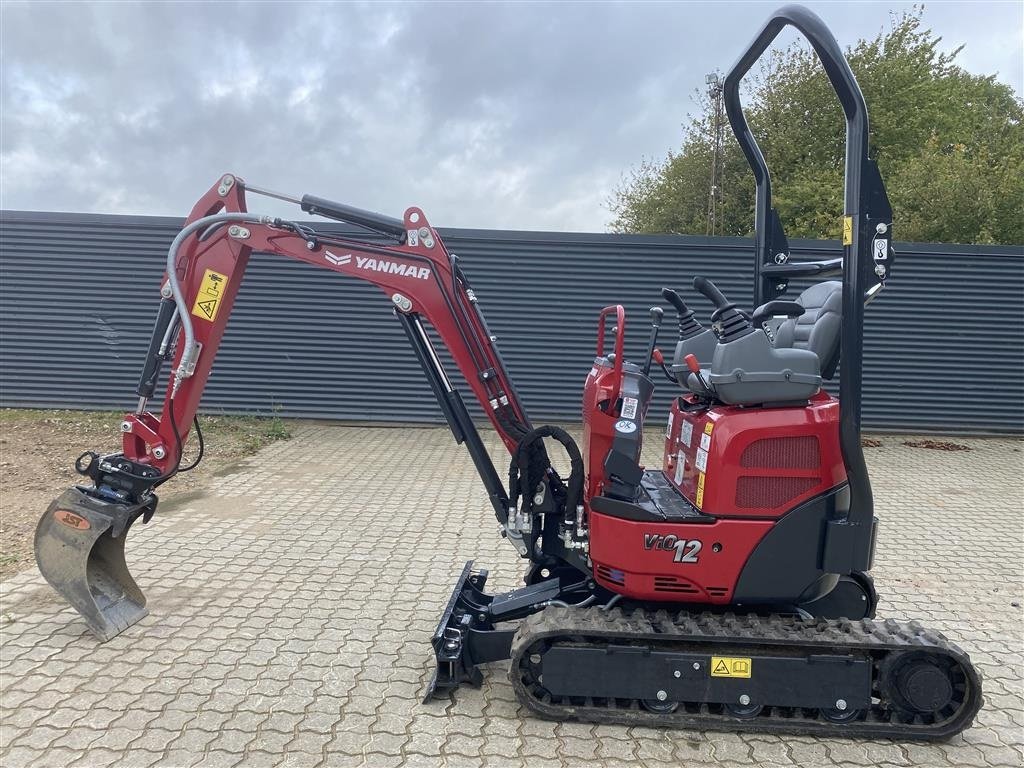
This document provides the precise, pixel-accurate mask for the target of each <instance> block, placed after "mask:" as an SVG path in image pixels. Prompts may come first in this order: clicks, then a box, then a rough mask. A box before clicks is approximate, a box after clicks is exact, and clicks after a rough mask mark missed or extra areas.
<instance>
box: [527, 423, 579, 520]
mask: <svg viewBox="0 0 1024 768" xmlns="http://www.w3.org/2000/svg"><path fill="white" fill-rule="evenodd" d="M545 437H550V438H551V439H553V440H555V441H556V442H558V443H560V444H561V445H562V447H563V448H565V452H566V454H568V456H569V464H570V470H569V479H568V482H567V484H566V486H567V487H566V500H565V504H566V507H567V508H569V509H572V510H575V509H576V508H577V507H579V506H580V505H581V504H582V503H583V478H584V466H583V456H582V454H581V453H580V449H579V446H577V445H576V441H575V440H573V438H572V435H570V434H569V433H568V432H566V431H565V430H564V429H562V428H560V427H555V426H550V425H549V426H545V427H537V428H536V429H533V430H531V431H530V432H528V433H527V435H526V437H524V438H523V439H522V440H521V441H520V443H519V446H518V447H517V448H516V452H515V455H514V456H513V457H512V462H511V463H510V465H509V498H510V504H511V505H512V506H515V505H516V503H517V501H518V498H519V496H520V495H521V496H523V497H524V498H527V499H528V498H530V497H531V496H532V495H533V488H531V487H530V482H531V480H532V479H533V478H531V477H530V472H529V468H530V461H529V456H527V450H528V448H529V447H530V446H532V445H533V444H534V443H536V442H538V441H542V440H543V439H544V438H545ZM541 445H542V446H543V443H541ZM548 469H550V471H551V472H552V473H554V469H552V468H551V467H550V466H549V467H548ZM524 470H525V471H524ZM555 477H558V475H557V473H556V474H555Z"/></svg>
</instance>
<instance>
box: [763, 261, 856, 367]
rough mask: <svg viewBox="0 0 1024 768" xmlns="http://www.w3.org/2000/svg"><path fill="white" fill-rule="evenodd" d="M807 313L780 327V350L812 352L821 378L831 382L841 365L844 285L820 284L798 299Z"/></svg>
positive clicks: (839, 283) (834, 281)
mask: <svg viewBox="0 0 1024 768" xmlns="http://www.w3.org/2000/svg"><path fill="white" fill-rule="evenodd" d="M797 303H798V304H800V305H802V306H803V307H804V309H806V310H807V311H806V312H804V314H802V315H801V316H800V317H796V318H792V319H790V320H787V321H786V322H784V323H783V324H782V325H781V326H779V330H778V331H777V332H776V334H775V346H776V347H777V348H784V347H792V348H796V349H809V350H811V351H812V352H814V353H815V354H816V355H817V356H818V360H819V361H820V362H821V375H822V377H823V378H826V379H831V378H833V377H834V376H835V373H836V366H837V365H838V364H839V329H840V326H841V325H842V317H843V284H842V283H841V282H839V281H838V280H828V281H826V282H823V283H817V284H816V285H812V286H811V287H810V288H808V289H807V290H805V291H804V292H803V293H801V294H800V295H799V296H798V297H797Z"/></svg>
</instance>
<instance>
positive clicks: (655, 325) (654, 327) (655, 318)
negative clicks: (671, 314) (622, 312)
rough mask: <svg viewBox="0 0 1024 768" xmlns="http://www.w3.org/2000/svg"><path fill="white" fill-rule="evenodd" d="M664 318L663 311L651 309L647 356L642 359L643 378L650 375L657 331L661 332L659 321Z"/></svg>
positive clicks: (655, 308)
mask: <svg viewBox="0 0 1024 768" xmlns="http://www.w3.org/2000/svg"><path fill="white" fill-rule="evenodd" d="M664 316H665V310H663V309H662V308H661V307H651V337H650V338H649V339H648V340H647V355H646V357H644V367H643V374H644V376H649V375H650V373H651V361H652V360H653V359H654V347H655V345H656V344H657V343H658V331H659V330H661V320H662V318H663V317H664Z"/></svg>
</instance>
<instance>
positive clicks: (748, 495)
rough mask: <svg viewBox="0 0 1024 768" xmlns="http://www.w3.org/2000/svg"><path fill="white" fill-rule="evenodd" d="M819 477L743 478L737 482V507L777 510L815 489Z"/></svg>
mask: <svg viewBox="0 0 1024 768" xmlns="http://www.w3.org/2000/svg"><path fill="white" fill-rule="evenodd" d="M820 482H821V480H820V479H819V478H817V477H753V476H746V477H741V478H740V479H739V480H738V481H737V482H736V506H737V507H740V508H743V509H775V508H776V507H781V506H782V505H783V504H785V503H786V502H787V501H791V500H792V499H795V498H796V497H797V496H800V495H801V494H803V493H806V492H807V491H809V490H811V489H812V488H814V487H815V486H816V485H818V484H819V483H820Z"/></svg>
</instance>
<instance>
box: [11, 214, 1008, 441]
mask: <svg viewBox="0 0 1024 768" xmlns="http://www.w3.org/2000/svg"><path fill="white" fill-rule="evenodd" d="M180 225H181V221H180V220H179V219H169V218H155V217H134V216H98V215H78V214H54V213H19V212H10V211H7V212H3V213H2V216H0V405H3V406H15V407H22V406H26V407H27V406H38V407H68V408H112V409H122V408H127V407H131V406H132V405H133V401H134V399H135V398H134V396H133V391H134V388H135V384H136V379H137V376H138V372H139V368H140V365H141V363H142V356H143V354H144V350H145V346H146V342H147V340H148V335H149V329H150V325H151V323H152V320H153V316H154V314H155V311H156V301H157V293H156V291H157V288H158V284H159V280H160V276H161V274H162V269H163V266H162V265H163V263H164V257H165V254H166V249H167V247H168V245H169V244H170V241H171V239H172V237H173V236H174V234H175V232H176V231H177V229H178V228H179V227H180ZM325 228H328V229H329V228H331V227H330V225H326V226H325ZM335 230H336V231H338V228H335ZM442 234H443V236H444V238H445V242H446V243H447V244H448V246H449V248H450V250H452V251H453V252H455V253H457V254H459V256H461V257H462V259H463V264H464V267H465V269H466V271H467V274H468V275H469V277H470V279H471V280H472V281H473V285H474V288H475V289H476V292H477V294H478V295H479V296H480V299H481V306H482V307H483V309H484V312H485V313H486V315H487V318H488V321H489V322H490V324H491V327H492V329H493V330H494V332H495V333H497V334H498V336H499V344H500V346H501V349H502V351H503V353H504V355H505V358H506V360H507V362H508V365H509V368H510V369H511V372H512V375H513V377H514V378H515V380H516V383H517V386H518V388H519V391H520V394H521V396H522V398H523V401H524V403H525V404H526V407H527V408H528V409H529V411H530V414H531V416H532V417H533V419H534V420H535V421H540V420H556V419H557V420H573V421H575V420H578V419H579V399H580V388H581V385H582V382H583V378H584V375H585V374H586V371H587V370H588V369H589V366H590V362H591V359H592V357H593V345H594V333H595V318H596V315H597V311H598V309H599V308H600V307H602V306H604V305H606V304H612V303H616V302H620V303H622V304H624V305H625V306H626V310H627V313H628V318H629V324H628V333H627V338H628V340H629V342H628V350H627V351H628V353H629V354H631V355H632V356H633V357H634V359H637V358H639V357H640V356H642V349H643V345H644V342H645V339H646V337H647V330H648V327H647V309H648V307H649V306H650V305H651V304H653V303H655V302H657V301H658V300H659V299H660V294H659V289H660V288H661V286H662V285H672V286H676V287H680V286H685V285H687V284H688V280H689V277H690V276H692V275H694V274H703V275H706V276H708V277H711V278H713V279H715V280H716V281H718V282H719V284H720V285H721V287H722V288H723V289H724V290H725V292H726V293H727V294H728V295H730V297H732V298H735V299H736V300H737V301H739V302H740V303H741V304H749V302H750V300H751V278H750V274H751V270H752V256H751V253H752V246H751V243H750V242H749V241H747V240H742V239H735V238H715V239H708V238H698V237H654V236H618V235H605V234H595V235H587V234H562V233H539V232H492V231H484V230H458V229H453V230H442ZM793 251H794V256H795V257H796V258H801V257H803V258H819V257H823V256H826V255H834V254H836V253H838V244H836V243H827V242H799V241H797V242H795V243H794V248H793ZM897 253H898V261H897V262H896V266H895V272H894V274H895V278H894V279H893V280H892V282H891V285H890V286H889V287H888V288H887V290H886V291H885V292H883V294H882V295H881V297H880V298H879V299H878V300H877V301H876V302H874V303H873V304H872V305H871V307H870V308H869V310H868V322H867V326H866V328H865V336H866V359H865V382H866V383H865V386H866V389H865V396H864V422H865V424H866V425H867V426H869V427H874V428H882V429H901V428H910V429H933V430H943V431H974V432H1007V431H1016V432H1020V431H1024V249H1022V248H1019V247H994V246H979V247H967V246H945V245H920V244H902V245H899V246H898V247H897ZM686 295H688V297H689V298H691V299H693V301H692V303H693V304H694V306H695V308H698V311H700V312H703V313H705V314H706V312H707V311H708V310H709V307H708V306H707V305H706V303H705V302H704V300H703V299H701V298H699V297H698V298H694V296H693V292H692V290H690V291H688V292H687V294H686ZM794 295H795V293H794ZM667 314H668V318H669V322H668V323H667V324H666V329H665V337H664V338H663V341H662V344H661V346H662V348H663V349H670V348H671V347H672V346H673V345H672V343H671V341H672V337H673V334H672V329H673V326H674V322H672V320H673V316H672V315H671V313H667ZM671 393H672V388H671V387H670V386H669V385H668V383H667V382H663V383H661V384H660V385H659V389H658V393H657V395H656V397H657V401H656V403H655V408H656V409H661V410H660V412H661V413H663V412H664V408H665V407H666V403H667V399H668V397H669V396H670V395H671ZM203 408H204V409H205V410H206V411H207V412H220V411H224V412H243V411H244V412H269V411H271V410H273V409H279V410H280V412H281V413H282V414H283V415H285V416H302V417H321V418H332V419H349V420H373V421H388V422H399V421H418V422H424V421H436V420H439V419H440V415H439V412H438V410H437V407H436V404H435V403H434V401H433V399H432V395H431V394H430V391H429V389H428V388H427V386H426V382H425V380H424V379H423V376H422V374H421V372H420V370H419V368H418V367H417V365H416V362H415V360H414V358H413V355H412V353H411V351H410V350H409V349H408V347H407V343H406V340H405V337H404V335H403V334H402V332H401V329H400V328H399V326H398V324H397V322H396V321H395V320H394V318H393V317H392V315H391V310H390V307H389V303H388V301H387V300H386V299H385V298H384V297H383V295H382V294H380V293H379V292H378V290H377V289H376V288H374V287H372V286H369V285H366V284H362V283H359V282H357V281H354V280H350V279H346V278H344V277H342V276H339V275H336V274H333V273H329V272H326V271H323V270H317V269H315V268H314V267H311V266H308V265H305V264H301V263H293V262H289V261H286V260H283V259H275V258H271V257H268V256H261V255H258V256H256V257H254V259H253V261H252V264H251V266H250V269H249V272H248V274H247V275H246V277H245V280H244V283H243V285H242V289H241V293H240V295H239V299H238V302H237V304H236V308H235V312H234V314H233V317H232V319H231V323H230V325H229V327H228V331H227V335H226V336H225V340H224V343H223V345H222V348H221V351H220V354H219V355H218V358H217V363H216V365H215V366H214V371H213V376H212V378H211V380H210V383H209V385H208V387H207V393H206V396H205V399H204V403H203ZM655 413H656V414H657V413H659V411H658V410H655ZM656 418H658V419H659V420H660V419H661V416H660V415H658V416H656Z"/></svg>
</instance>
